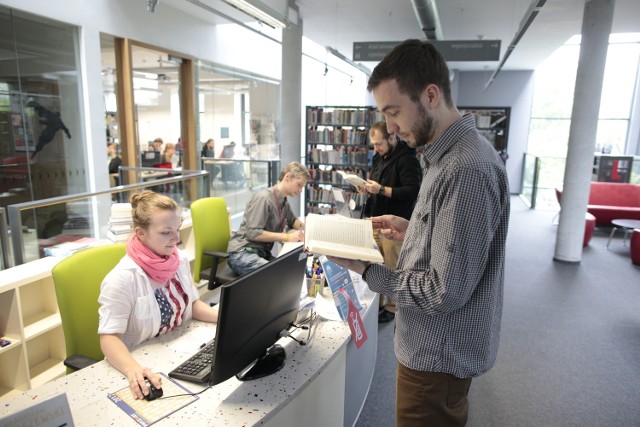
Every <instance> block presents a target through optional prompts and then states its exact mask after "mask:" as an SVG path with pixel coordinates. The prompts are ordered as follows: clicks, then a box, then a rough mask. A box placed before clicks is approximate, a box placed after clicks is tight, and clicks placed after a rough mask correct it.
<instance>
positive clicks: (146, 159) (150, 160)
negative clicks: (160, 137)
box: [140, 151, 162, 168]
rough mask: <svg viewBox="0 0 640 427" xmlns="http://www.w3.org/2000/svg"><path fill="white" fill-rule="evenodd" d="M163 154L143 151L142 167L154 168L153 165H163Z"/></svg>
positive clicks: (141, 156) (141, 157) (141, 155)
mask: <svg viewBox="0 0 640 427" xmlns="http://www.w3.org/2000/svg"><path fill="white" fill-rule="evenodd" d="M161 159H162V153H160V152H159V151H143V152H141V153H140V166H142V167H143V168H152V167H153V165H157V164H158V163H162V160H161Z"/></svg>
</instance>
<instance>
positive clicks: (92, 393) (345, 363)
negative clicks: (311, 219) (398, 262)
mask: <svg viewBox="0 0 640 427" xmlns="http://www.w3.org/2000/svg"><path fill="white" fill-rule="evenodd" d="M366 292H367V295H366V296H367V298H366V303H367V306H366V307H365V309H364V310H363V313H362V314H363V321H364V324H365V328H366V331H367V334H368V340H367V342H366V343H365V344H364V345H363V346H362V347H361V348H360V349H356V347H355V345H354V343H353V342H352V341H351V335H350V330H349V327H348V326H347V324H346V323H343V322H328V321H322V320H319V321H317V322H316V326H315V328H316V330H315V333H312V336H313V338H312V340H311V341H310V343H309V344H308V345H306V346H301V345H299V344H298V343H296V342H294V341H293V340H291V339H290V338H282V339H280V341H279V343H280V344H282V345H283V346H284V347H285V349H286V352H287V360H286V364H285V366H284V368H283V369H282V370H280V371H279V372H276V373H275V374H273V375H270V376H268V377H265V378H261V379H258V380H253V381H247V382H242V381H238V380H237V379H236V378H235V377H234V378H231V379H229V380H227V381H225V382H224V383H221V384H218V385H216V386H214V387H213V388H211V389H209V390H207V391H205V392H204V393H202V394H201V395H200V399H198V400H196V401H195V402H193V403H191V404H190V405H188V406H186V407H184V408H182V409H181V410H179V411H177V412H175V413H173V414H171V415H170V416H168V417H167V418H164V419H162V420H160V421H159V422H158V423H157V424H154V425H158V426H162V425H188V426H213V425H216V426H218V425H225V426H250V425H266V426H277V427H282V426H296V425H305V426H323V427H324V426H339V425H343V426H352V425H353V424H354V423H355V422H356V420H357V417H358V415H359V413H360V411H361V409H362V406H363V405H364V401H365V399H366V396H367V393H368V390H369V386H370V384H371V380H372V377H373V373H374V370H375V362H376V350H377V335H378V334H377V332H378V323H377V314H378V302H377V299H378V296H377V294H374V293H372V292H370V291H368V290H367V291H366ZM325 293H328V290H327V289H325ZM329 298H330V297H329ZM200 327H208V326H207V324H206V323H202V322H195V321H194V322H191V323H190V324H189V325H188V326H187V327H182V328H179V329H177V330H174V331H172V332H170V333H169V334H167V335H165V336H162V337H159V338H154V339H153V340H151V341H149V342H148V343H147V344H146V345H144V346H142V347H139V348H137V349H136V350H135V351H134V355H135V357H136V358H137V360H138V361H139V362H140V363H141V364H142V365H144V366H149V367H151V368H152V369H154V371H156V372H163V373H168V372H169V371H171V370H172V369H173V368H174V367H176V366H177V365H178V364H179V363H180V362H182V361H184V360H185V359H186V358H187V357H188V355H187V354H185V353H183V352H178V351H176V350H173V349H172V348H170V346H171V345H172V344H173V343H175V341H176V340H178V339H179V338H180V337H181V336H183V334H185V333H188V332H190V331H192V330H193V329H194V328H200ZM294 336H296V337H300V338H302V339H305V338H306V332H303V331H299V332H297V333H295V334H294ZM182 384H183V385H184V386H185V387H187V388H188V389H189V390H191V391H192V392H197V391H200V390H201V389H202V386H199V385H196V384H192V383H187V382H182ZM126 386H127V381H126V379H125V378H124V376H123V375H122V374H120V373H119V372H118V371H117V370H115V369H114V368H112V367H111V365H109V364H108V363H107V362H105V361H101V362H99V363H97V364H95V365H93V366H91V367H88V368H85V369H83V370H81V371H78V372H76V373H74V374H71V375H68V376H65V377H61V378H58V379H56V380H54V381H51V382H48V383H46V384H43V385H41V386H39V387H36V388H33V389H31V390H28V391H26V392H24V393H22V394H18V395H14V396H10V397H6V398H5V399H2V400H0V418H2V417H4V416H5V415H9V414H12V413H15V412H17V411H19V410H22V409H24V408H27V407H30V406H32V405H34V404H37V403H38V402H41V401H43V400H45V399H48V398H50V397H53V396H56V395H59V394H61V393H66V396H67V399H68V401H69V406H70V408H71V413H72V415H73V419H74V422H75V424H76V425H78V426H89V425H91V426H127V425H130V426H136V425H137V423H136V422H134V421H133V420H132V419H131V418H129V416H128V415H127V414H126V413H125V412H124V411H122V410H120V409H119V408H118V407H117V406H116V405H115V404H114V403H113V402H112V401H110V400H109V399H108V398H107V394H108V393H113V392H116V391H118V390H120V389H122V388H124V387H126Z"/></svg>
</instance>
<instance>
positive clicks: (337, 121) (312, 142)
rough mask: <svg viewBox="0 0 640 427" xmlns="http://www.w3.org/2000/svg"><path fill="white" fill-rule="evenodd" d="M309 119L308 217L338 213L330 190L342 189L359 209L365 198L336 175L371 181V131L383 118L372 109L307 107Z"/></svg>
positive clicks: (307, 137) (369, 107) (306, 200)
mask: <svg viewBox="0 0 640 427" xmlns="http://www.w3.org/2000/svg"><path fill="white" fill-rule="evenodd" d="M306 115H307V116H306V141H305V151H306V166H307V168H309V172H310V174H311V180H310V181H309V182H308V183H307V186H306V188H305V196H304V197H305V214H307V213H322V214H325V213H335V211H336V209H335V207H336V206H335V200H334V198H333V194H332V192H331V187H339V188H342V189H343V190H344V191H345V195H346V196H348V197H350V198H354V199H356V205H357V206H360V205H361V204H362V200H359V199H361V198H362V197H361V196H359V195H358V194H357V193H356V192H355V191H354V190H355V189H354V188H353V186H351V185H350V184H349V183H348V182H346V181H344V180H343V179H342V177H341V176H340V175H339V174H338V173H337V171H338V170H344V171H347V172H349V173H355V174H358V175H360V176H361V177H362V178H364V179H366V178H368V177H369V170H370V169H371V158H372V157H373V151H372V149H371V147H370V144H369V127H371V125H372V124H373V123H375V122H376V121H379V120H384V116H383V115H382V114H381V113H379V112H377V111H376V107H372V106H364V107H358V106H308V107H307V109H306Z"/></svg>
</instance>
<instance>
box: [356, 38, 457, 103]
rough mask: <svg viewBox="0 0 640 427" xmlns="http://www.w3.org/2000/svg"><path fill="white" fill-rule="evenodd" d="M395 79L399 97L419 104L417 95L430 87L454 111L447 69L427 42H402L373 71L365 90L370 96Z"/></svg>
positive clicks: (412, 40) (411, 40)
mask: <svg viewBox="0 0 640 427" xmlns="http://www.w3.org/2000/svg"><path fill="white" fill-rule="evenodd" d="M390 79H394V80H395V81H396V82H397V83H398V88H399V89H400V93H402V94H404V95H407V96H408V97H409V98H410V99H411V100H412V101H414V102H419V101H420V94H421V93H422V91H423V90H424V88H425V87H427V86H428V85H430V84H435V85H436V86H438V87H439V88H440V91H441V92H442V94H443V96H444V100H445V102H446V103H447V105H448V106H449V107H453V99H452V98H451V83H450V81H449V67H447V63H446V61H445V60H444V58H443V57H442V55H441V54H440V52H438V50H437V49H436V47H435V46H434V45H432V44H431V43H429V42H428V41H420V40H416V39H409V40H405V41H403V42H402V43H400V44H399V45H397V46H396V47H394V48H393V50H392V51H391V52H389V53H388V54H387V55H385V57H384V58H383V59H382V61H381V62H380V63H379V64H378V65H377V66H376V68H374V69H373V73H372V74H371V77H370V78H369V84H368V85H367V90H368V91H369V92H371V91H372V90H373V89H375V88H376V87H377V86H378V85H379V84H380V83H382V82H383V81H385V80H390Z"/></svg>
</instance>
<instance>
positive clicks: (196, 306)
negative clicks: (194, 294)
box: [191, 300, 218, 323]
mask: <svg viewBox="0 0 640 427" xmlns="http://www.w3.org/2000/svg"><path fill="white" fill-rule="evenodd" d="M191 311H192V317H193V318H194V319H196V320H202V321H203V322H210V323H217V322H218V307H217V306H216V307H209V305H208V304H207V303H205V302H203V301H200V300H196V301H195V302H194V303H193V305H192V306H191Z"/></svg>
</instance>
